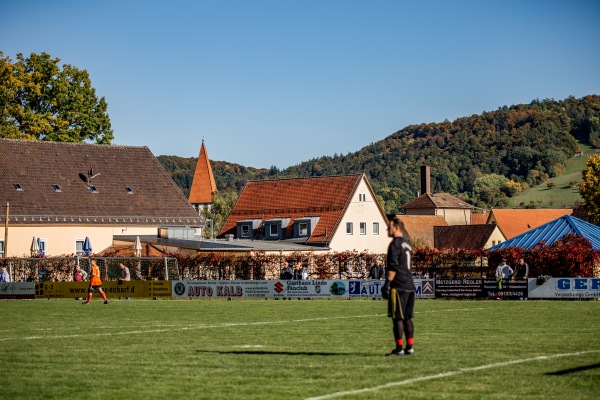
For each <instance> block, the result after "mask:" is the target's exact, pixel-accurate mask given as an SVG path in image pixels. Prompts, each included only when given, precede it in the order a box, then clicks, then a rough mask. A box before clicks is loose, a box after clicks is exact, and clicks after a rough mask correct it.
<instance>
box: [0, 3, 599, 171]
mask: <svg viewBox="0 0 600 400" xmlns="http://www.w3.org/2000/svg"><path fill="white" fill-rule="evenodd" d="M599 21H600V1H597V0H590V1H579V0H565V1H552V0H548V1H527V0H520V1H513V0H503V1H492V0H485V1H484V0H481V1H464V0H453V1H450V0H447V1H442V0H438V1H434V0H425V1H404V0H396V1H387V0H364V1H354V0H318V1H317V0H303V1H300V0H296V1H292V0H256V1H255V0H245V1H242V0H239V1H234V0H214V1H212V0H211V1H208V0H198V1H168V2H167V1H163V2H160V1H152V0H146V1H124V0H121V1H113V0H102V1H78V0H70V1H67V0H54V1H27V0H24V1H11V2H7V4H4V5H3V6H2V12H0V50H2V51H3V52H4V53H5V55H7V56H10V57H11V58H12V59H13V61H14V60H15V56H16V54H17V53H23V54H24V55H29V54H30V53H32V52H35V53H41V52H46V53H49V54H50V55H51V56H53V57H59V58H60V59H61V64H63V63H66V64H71V65H73V66H76V67H77V68H79V69H86V70H87V71H88V72H89V74H90V78H91V80H92V85H93V86H94V87H95V88H96V93H97V95H98V96H99V97H101V96H103V97H105V98H106V100H107V102H108V112H109V115H110V118H111V122H112V127H113V130H114V135H115V140H114V142H113V143H115V144H122V145H135V146H148V147H149V148H150V149H151V151H152V152H153V153H154V154H155V155H177V156H182V157H197V156H198V152H199V150H200V145H201V142H202V138H204V139H205V144H206V146H207V150H208V154H209V157H210V158H211V159H213V160H221V161H228V162H235V163H239V164H242V165H245V166H251V167H266V168H268V167H270V166H271V165H276V166H277V167H279V168H281V169H283V168H285V167H288V166H290V165H295V164H298V163H300V162H302V161H307V160H309V159H312V158H316V157H320V156H323V155H334V154H346V153H348V152H353V151H356V150H359V149H360V148H362V147H364V146H366V145H368V144H370V143H372V142H376V141H378V140H381V139H384V138H385V137H387V136H389V135H390V134H392V133H394V132H396V131H397V130H400V129H402V128H404V127H405V126H407V125H411V124H420V123H423V122H425V123H429V122H440V121H443V120H444V119H448V120H454V119H456V118H459V117H462V116H468V115H472V114H479V113H481V112H483V111H492V110H495V109H497V108H498V107H501V106H504V105H512V104H518V103H529V102H531V101H532V100H534V99H546V98H554V99H556V100H560V99H564V98H566V97H568V96H575V97H582V96H585V95H587V94H600V72H599V71H600V23H599Z"/></svg>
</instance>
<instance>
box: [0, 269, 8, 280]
mask: <svg viewBox="0 0 600 400" xmlns="http://www.w3.org/2000/svg"><path fill="white" fill-rule="evenodd" d="M0 282H10V275H9V273H8V271H7V270H6V267H2V273H0Z"/></svg>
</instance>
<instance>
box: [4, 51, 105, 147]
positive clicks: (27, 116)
mask: <svg viewBox="0 0 600 400" xmlns="http://www.w3.org/2000/svg"><path fill="white" fill-rule="evenodd" d="M59 62H60V59H59V58H54V59H52V58H51V57H50V55H49V54H46V53H42V54H39V55H38V54H35V53H32V54H31V55H30V56H29V58H25V57H24V56H23V55H22V54H21V53H19V54H17V62H15V63H13V62H12V60H11V59H10V58H9V57H5V56H4V53H3V52H1V51H0V137H4V138H15V139H29V140H35V139H39V140H51V141H57V142H82V141H84V140H93V141H95V142H96V143H103V144H109V143H110V142H111V140H112V139H113V131H112V129H111V125H110V119H109V117H108V113H107V104H106V101H105V100H104V97H102V98H100V99H98V97H97V96H96V90H95V89H94V88H93V87H92V85H91V82H90V78H89V75H88V73H87V71H86V70H79V69H77V68H75V67H73V66H71V65H68V64H64V65H63V66H62V69H61V68H60V67H59V66H58V63H59Z"/></svg>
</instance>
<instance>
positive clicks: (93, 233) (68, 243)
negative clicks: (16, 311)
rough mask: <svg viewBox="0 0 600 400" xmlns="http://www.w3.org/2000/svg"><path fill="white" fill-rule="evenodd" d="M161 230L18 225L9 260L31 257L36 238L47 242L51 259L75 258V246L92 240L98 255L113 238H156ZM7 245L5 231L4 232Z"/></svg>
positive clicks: (13, 229) (0, 238) (10, 236)
mask: <svg viewBox="0 0 600 400" xmlns="http://www.w3.org/2000/svg"><path fill="white" fill-rule="evenodd" d="M157 229H158V227H157V226H116V227H115V226H60V225H46V226H41V225H40V226H33V225H25V226H24V225H15V226H9V228H8V246H7V247H8V248H7V250H8V252H7V253H6V254H5V256H6V257H29V256H30V254H31V253H30V249H31V242H32V240H33V238H34V237H35V238H41V239H45V240H46V244H47V249H46V250H47V252H46V255H47V256H60V255H67V254H75V242H76V241H77V240H84V239H85V238H86V236H87V237H89V238H90V242H91V244H92V249H93V252H94V253H99V252H101V251H102V250H104V249H106V248H108V247H110V246H111V245H112V243H113V235H156V233H157ZM0 241H4V229H1V231H0Z"/></svg>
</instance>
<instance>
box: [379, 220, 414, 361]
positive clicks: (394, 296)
mask: <svg viewBox="0 0 600 400" xmlns="http://www.w3.org/2000/svg"><path fill="white" fill-rule="evenodd" d="M403 229H404V224H403V223H402V221H400V220H399V219H398V217H394V218H393V219H392V220H391V221H390V222H389V225H388V235H389V236H390V237H391V238H393V239H392V242H391V243H390V246H389V247H388V253H387V267H386V278H387V279H386V281H385V285H384V286H383V288H382V290H381V295H382V297H383V298H384V299H387V300H388V316H389V317H390V318H392V322H393V325H394V340H395V341H396V348H395V349H394V350H392V351H391V352H390V353H388V354H386V356H404V355H413V354H414V349H413V334H414V331H415V328H414V325H413V320H412V317H413V309H414V306H415V283H414V281H413V276H412V271H411V269H412V265H411V259H412V248H411V247H410V245H409V244H408V242H407V241H406V239H404V237H403V236H402V230H403ZM403 335H404V336H406V347H404V348H403V346H404V341H403V339H402V336H403Z"/></svg>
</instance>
